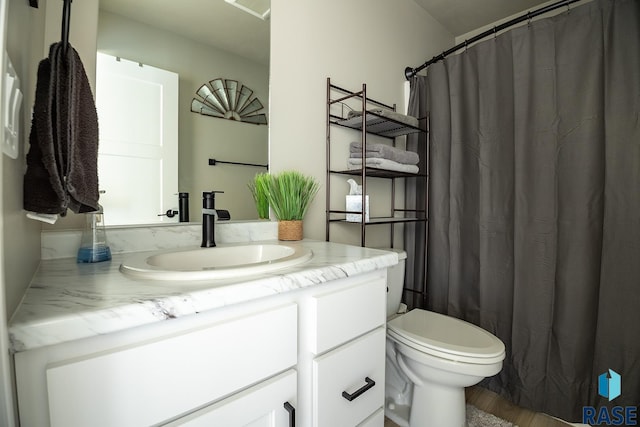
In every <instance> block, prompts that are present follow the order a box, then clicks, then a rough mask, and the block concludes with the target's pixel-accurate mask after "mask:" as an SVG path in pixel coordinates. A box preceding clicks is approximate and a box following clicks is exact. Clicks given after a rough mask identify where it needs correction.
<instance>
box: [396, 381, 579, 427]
mask: <svg viewBox="0 0 640 427" xmlns="http://www.w3.org/2000/svg"><path fill="white" fill-rule="evenodd" d="M466 396H467V402H468V403H470V404H472V405H473V406H475V407H476V408H479V409H482V410H483V411H485V412H488V413H490V414H493V415H495V416H497V417H500V418H502V419H505V420H507V421H510V422H512V423H513V424H515V425H517V426H518V427H567V426H571V424H568V423H565V422H562V421H560V420H558V419H556V418H553V417H550V416H549V415H546V414H542V413H539V412H533V411H530V410H528V409H524V408H520V407H518V406H516V405H514V404H512V403H511V402H509V401H507V400H506V399H504V398H502V397H500V396H499V395H497V394H496V393H494V392H492V391H489V390H486V389H484V388H481V387H477V386H476V387H470V388H468V389H466ZM384 427H397V425H396V424H395V423H394V422H392V421H391V420H389V419H386V418H385V421H384Z"/></svg>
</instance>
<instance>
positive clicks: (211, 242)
mask: <svg viewBox="0 0 640 427" xmlns="http://www.w3.org/2000/svg"><path fill="white" fill-rule="evenodd" d="M216 193H224V191H205V192H203V193H202V244H201V245H200V246H201V247H203V248H213V247H215V246H216V240H215V219H216Z"/></svg>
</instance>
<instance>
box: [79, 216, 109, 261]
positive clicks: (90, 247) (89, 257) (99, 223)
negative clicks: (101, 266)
mask: <svg viewBox="0 0 640 427" xmlns="http://www.w3.org/2000/svg"><path fill="white" fill-rule="evenodd" d="M98 207H99V209H98V210H97V211H95V212H88V213H86V214H85V227H84V231H83V232H82V240H81V241H80V248H79V249H78V258H77V262H78V263H89V262H101V261H109V260H110V259H111V249H109V246H108V245H107V234H106V232H105V228H104V212H103V209H102V206H100V205H98Z"/></svg>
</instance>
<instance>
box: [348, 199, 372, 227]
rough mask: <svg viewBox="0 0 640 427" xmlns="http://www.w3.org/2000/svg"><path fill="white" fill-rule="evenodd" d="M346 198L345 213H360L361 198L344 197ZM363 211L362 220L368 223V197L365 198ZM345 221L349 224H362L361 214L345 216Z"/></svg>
mask: <svg viewBox="0 0 640 427" xmlns="http://www.w3.org/2000/svg"><path fill="white" fill-rule="evenodd" d="M346 197H347V209H345V210H347V211H357V212H362V196H361V195H355V196H346ZM365 197H366V198H365V202H364V204H365V209H364V220H365V222H369V196H365ZM347 221H349V222H362V215H361V214H347Z"/></svg>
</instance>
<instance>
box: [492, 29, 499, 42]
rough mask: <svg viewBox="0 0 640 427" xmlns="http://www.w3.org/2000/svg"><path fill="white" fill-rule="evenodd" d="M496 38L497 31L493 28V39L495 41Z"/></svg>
mask: <svg viewBox="0 0 640 427" xmlns="http://www.w3.org/2000/svg"><path fill="white" fill-rule="evenodd" d="M497 38H498V29H497V28H496V27H493V39H494V40H495V39H497Z"/></svg>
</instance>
